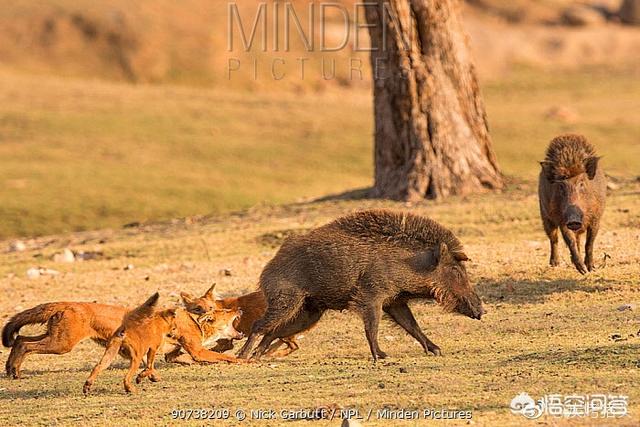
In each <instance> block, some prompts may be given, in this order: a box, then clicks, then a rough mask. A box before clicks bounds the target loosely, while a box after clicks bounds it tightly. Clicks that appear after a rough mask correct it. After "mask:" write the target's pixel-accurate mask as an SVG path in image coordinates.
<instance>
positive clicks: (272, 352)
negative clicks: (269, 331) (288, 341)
mask: <svg viewBox="0 0 640 427" xmlns="http://www.w3.org/2000/svg"><path fill="white" fill-rule="evenodd" d="M282 344H285V342H284V341H283V340H282V339H278V340H276V341H275V342H274V343H272V344H271V345H270V346H269V348H268V349H267V351H265V352H264V355H265V356H273V355H275V354H276V353H277V352H278V349H279V348H280V347H281V346H282Z"/></svg>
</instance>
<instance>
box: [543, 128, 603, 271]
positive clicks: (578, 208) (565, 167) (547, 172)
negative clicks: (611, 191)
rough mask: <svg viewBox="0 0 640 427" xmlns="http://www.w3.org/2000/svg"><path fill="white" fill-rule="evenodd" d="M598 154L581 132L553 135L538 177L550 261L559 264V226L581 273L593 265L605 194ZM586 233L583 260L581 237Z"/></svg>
mask: <svg viewBox="0 0 640 427" xmlns="http://www.w3.org/2000/svg"><path fill="white" fill-rule="evenodd" d="M599 160H600V157H598V156H596V153H595V150H594V148H593V146H592V145H591V144H589V143H588V142H587V140H586V138H585V137H584V136H582V135H574V134H566V135H560V136H558V137H556V138H554V139H553V140H552V141H551V143H550V144H549V147H548V148H547V153H546V156H545V159H544V160H543V161H542V162H540V164H541V166H542V170H541V171H540V177H539V180H538V195H539V198H540V216H541V217H542V224H543V225H544V231H545V232H546V233H547V236H548V237H549V242H550V244H551V256H550V258H549V264H550V265H551V266H553V267H555V266H557V265H558V228H560V232H561V233H562V237H563V239H564V241H565V243H566V244H567V246H568V247H569V250H570V251H571V262H573V265H575V267H576V268H577V269H578V271H579V272H580V273H581V274H586V273H587V271H593V270H594V269H595V266H594V263H593V243H594V241H595V239H596V235H597V234H598V229H599V227H600V218H601V217H602V213H603V212H604V207H605V199H606V196H607V182H606V179H605V176H604V172H603V171H602V168H601V167H600V166H599ZM585 232H586V233H587V240H586V244H585V257H584V262H583V261H582V259H581V256H580V246H581V243H580V239H581V236H582V234H584V233H585Z"/></svg>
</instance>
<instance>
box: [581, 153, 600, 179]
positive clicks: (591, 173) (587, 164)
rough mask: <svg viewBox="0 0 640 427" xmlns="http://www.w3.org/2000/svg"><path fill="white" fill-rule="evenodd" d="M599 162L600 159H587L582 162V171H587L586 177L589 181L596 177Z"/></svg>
mask: <svg viewBox="0 0 640 427" xmlns="http://www.w3.org/2000/svg"><path fill="white" fill-rule="evenodd" d="M599 161H600V157H595V156H594V157H587V158H586V159H585V160H584V169H585V170H586V171H587V176H588V177H589V179H593V178H594V177H595V176H596V172H597V171H598V162H599Z"/></svg>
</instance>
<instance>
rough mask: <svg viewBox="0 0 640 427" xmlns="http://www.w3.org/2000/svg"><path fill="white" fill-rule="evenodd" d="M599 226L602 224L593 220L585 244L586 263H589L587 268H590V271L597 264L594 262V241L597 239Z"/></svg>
mask: <svg viewBox="0 0 640 427" xmlns="http://www.w3.org/2000/svg"><path fill="white" fill-rule="evenodd" d="M599 228H600V224H599V223H598V222H593V223H592V224H591V225H590V226H589V227H588V228H587V243H586V244H585V246H584V252H585V255H584V263H585V264H586V265H587V269H589V271H593V270H595V269H596V266H595V265H594V263H593V242H594V241H595V240H596V236H597V235H598V229H599Z"/></svg>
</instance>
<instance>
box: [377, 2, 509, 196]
mask: <svg viewBox="0 0 640 427" xmlns="http://www.w3.org/2000/svg"><path fill="white" fill-rule="evenodd" d="M376 3H377V6H367V7H366V8H365V13H366V19H367V22H368V24H369V35H370V38H371V44H372V49H374V50H372V52H371V64H372V69H373V71H374V104H375V106H374V107H375V108H374V110H375V185H374V189H373V193H374V194H373V195H374V196H376V197H385V198H391V199H397V200H408V201H414V200H420V199H423V198H438V197H444V196H448V195H452V194H468V193H472V192H476V191H479V190H481V189H487V188H488V189H499V188H502V186H503V177H502V175H501V173H500V171H499V170H498V164H497V161H496V157H495V154H494V152H493V150H492V148H491V139H490V137H489V130H488V125H487V118H486V114H485V110H484V104H483V102H482V98H481V96H480V91H479V88H478V81H477V78H476V73H475V69H474V66H473V63H472V59H471V56H470V53H469V45H468V39H467V36H466V34H465V33H464V32H463V29H462V25H461V23H460V20H459V10H458V9H459V4H458V2H457V0H376ZM388 11H391V12H390V13H388Z"/></svg>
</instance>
